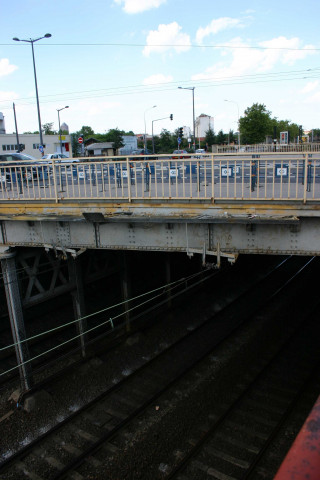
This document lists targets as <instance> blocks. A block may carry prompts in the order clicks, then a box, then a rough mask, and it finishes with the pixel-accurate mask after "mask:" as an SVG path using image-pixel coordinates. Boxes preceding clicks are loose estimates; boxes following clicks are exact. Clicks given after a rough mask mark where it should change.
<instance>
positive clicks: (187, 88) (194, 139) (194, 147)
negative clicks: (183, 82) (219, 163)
mask: <svg viewBox="0 0 320 480" xmlns="http://www.w3.org/2000/svg"><path fill="white" fill-rule="evenodd" d="M178 88H180V89H181V90H192V117H193V149H194V151H195V150H196V128H195V118H194V89H195V87H178Z"/></svg>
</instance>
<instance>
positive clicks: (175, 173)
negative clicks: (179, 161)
mask: <svg viewBox="0 0 320 480" xmlns="http://www.w3.org/2000/svg"><path fill="white" fill-rule="evenodd" d="M169 175H170V178H176V177H178V176H179V170H178V169H177V168H170V172H169Z"/></svg>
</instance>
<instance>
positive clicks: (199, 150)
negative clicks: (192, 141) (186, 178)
mask: <svg viewBox="0 0 320 480" xmlns="http://www.w3.org/2000/svg"><path fill="white" fill-rule="evenodd" d="M195 153H196V154H195V158H202V155H203V154H204V153H206V151H205V149H204V148H198V149H197V150H196V152H195Z"/></svg>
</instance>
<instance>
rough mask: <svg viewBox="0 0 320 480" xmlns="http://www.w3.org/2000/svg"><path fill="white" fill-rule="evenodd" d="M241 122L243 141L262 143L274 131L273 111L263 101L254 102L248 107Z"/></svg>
mask: <svg viewBox="0 0 320 480" xmlns="http://www.w3.org/2000/svg"><path fill="white" fill-rule="evenodd" d="M239 122H240V132H241V137H242V143H249V144H252V143H262V142H265V139H266V136H267V135H272V133H273V120H272V118H271V112H269V111H268V110H267V109H266V106H265V105H263V104H262V103H254V104H253V105H252V106H251V107H248V108H247V109H246V110H245V112H244V117H241V118H240V121H239Z"/></svg>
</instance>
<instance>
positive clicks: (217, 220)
mask: <svg viewBox="0 0 320 480" xmlns="http://www.w3.org/2000/svg"><path fill="white" fill-rule="evenodd" d="M318 208H319V206H318V205H310V204H309V205H308V206H304V205H301V204H299V205H298V204H296V205H295V204H294V203H292V202H291V203H287V204H286V203H282V204H279V203H278V204H277V205H276V206H275V205H274V204H273V205H271V204H270V203H268V202H265V203H259V204H258V203H243V204H241V205H239V202H234V203H233V202H232V201H228V203H225V202H220V203H214V204H210V203H208V202H203V203H198V204H194V203H192V204H191V203H189V202H185V203H179V204H178V203H177V204H172V203H171V204H170V205H169V204H166V203H163V202H162V203H160V202H158V203H156V202H154V203H153V204H149V206H148V207H147V208H146V206H145V205H141V204H138V203H136V204H134V203H121V202H119V203H111V202H110V203H104V204H103V205H101V203H100V204H97V203H95V202H88V201H86V202H77V203H76V204H75V203H74V204H73V203H70V202H66V203H59V204H55V203H49V202H48V203H47V204H46V205H43V203H42V204H41V205H40V204H37V203H33V204H28V205H27V206H26V205H25V204H21V203H20V204H19V203H6V204H2V206H1V207H0V222H1V230H0V245H2V246H4V247H8V246H12V247H14V246H29V247H44V248H46V249H53V250H56V251H62V252H65V253H72V254H73V255H77V254H79V253H81V252H82V251H84V250H85V249H109V250H142V251H167V252H185V253H186V254H188V255H193V254H194V253H198V254H201V255H202V256H203V257H204V258H205V257H206V256H207V255H211V256H217V257H219V258H220V257H221V256H225V257H228V258H229V259H230V261H233V260H234V259H235V258H236V256H237V255H238V254H270V255H283V254H286V255H287V254H292V255H319V254H320V242H319V238H320V236H319V233H320V219H319V216H318V215H319V211H318Z"/></svg>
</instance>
